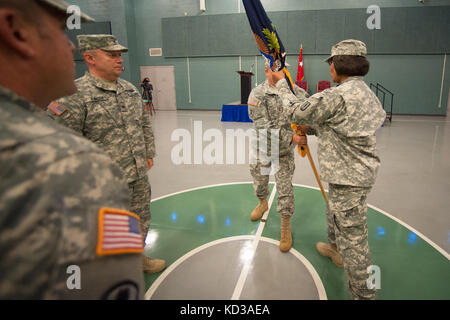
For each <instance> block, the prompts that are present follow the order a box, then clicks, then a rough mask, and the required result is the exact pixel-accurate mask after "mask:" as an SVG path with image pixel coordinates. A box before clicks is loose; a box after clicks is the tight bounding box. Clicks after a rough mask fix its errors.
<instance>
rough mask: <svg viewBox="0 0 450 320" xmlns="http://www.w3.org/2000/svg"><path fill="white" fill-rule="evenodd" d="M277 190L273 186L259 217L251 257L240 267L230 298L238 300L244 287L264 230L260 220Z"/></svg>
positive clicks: (265, 214)
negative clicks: (265, 207)
mask: <svg viewBox="0 0 450 320" xmlns="http://www.w3.org/2000/svg"><path fill="white" fill-rule="evenodd" d="M276 191H277V187H276V185H274V186H273V189H272V193H271V194H270V198H269V204H268V207H269V208H268V209H267V211H266V212H265V213H264V216H263V217H262V218H261V220H260V222H259V226H258V231H257V232H256V235H255V238H254V240H253V243H252V250H251V259H249V260H247V261H246V262H245V264H244V266H243V267H242V271H241V274H240V275H239V279H238V281H237V283H236V286H235V287H234V291H233V295H232V296H231V300H239V298H240V297H241V293H242V289H243V288H244V283H245V280H247V276H248V272H249V271H250V267H251V265H252V261H253V258H254V257H255V252H256V249H257V248H258V243H259V240H261V235H262V232H263V230H264V226H265V225H266V223H265V222H263V221H262V220H263V219H264V221H265V219H267V216H268V215H269V211H270V208H271V207H272V203H273V199H274V198H275V193H276Z"/></svg>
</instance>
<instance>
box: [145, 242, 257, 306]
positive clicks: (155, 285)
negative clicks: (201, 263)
mask: <svg viewBox="0 0 450 320" xmlns="http://www.w3.org/2000/svg"><path fill="white" fill-rule="evenodd" d="M251 239H253V236H249V235H247V236H236V237H229V238H223V239H219V240H215V241H212V242H208V243H206V244H204V245H202V246H200V247H197V248H195V249H193V250H191V251H189V252H188V253H186V254H185V255H184V256H182V257H181V258H179V259H178V260H177V261H175V262H174V263H172V264H171V265H170V266H169V267H168V268H167V269H166V270H165V271H164V272H163V273H162V274H161V275H160V276H159V277H158V278H157V279H156V280H155V281H154V282H153V284H152V285H151V287H150V288H149V289H148V290H147V292H146V293H145V296H144V299H145V300H150V299H151V297H152V296H153V294H154V293H155V291H156V289H157V288H158V287H159V285H160V284H161V283H162V282H163V281H164V280H165V279H166V277H167V276H168V275H169V274H170V273H171V272H172V271H173V270H175V268H176V267H178V266H179V265H180V264H182V263H183V262H184V261H186V260H187V259H189V258H190V257H192V256H193V255H195V254H196V253H198V252H200V251H203V250H205V249H207V248H209V247H212V246H215V245H217V244H220V243H223V242H228V241H234V240H251Z"/></svg>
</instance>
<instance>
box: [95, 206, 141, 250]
mask: <svg viewBox="0 0 450 320" xmlns="http://www.w3.org/2000/svg"><path fill="white" fill-rule="evenodd" d="M143 251H144V247H143V242H142V236H141V229H140V223H139V216H137V215H135V214H134V213H131V212H129V211H125V210H119V209H113V208H101V209H100V210H99V212H98V241H97V255H99V256H103V255H115V254H123V253H141V252H143Z"/></svg>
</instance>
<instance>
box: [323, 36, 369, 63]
mask: <svg viewBox="0 0 450 320" xmlns="http://www.w3.org/2000/svg"><path fill="white" fill-rule="evenodd" d="M366 55H367V48H366V45H365V43H364V42H362V41H359V40H354V39H348V40H342V41H341V42H339V43H337V44H335V45H334V46H332V47H331V56H329V57H328V58H326V59H325V60H324V61H325V62H328V61H329V60H330V59H331V58H333V57H334V56H363V57H365V56H366Z"/></svg>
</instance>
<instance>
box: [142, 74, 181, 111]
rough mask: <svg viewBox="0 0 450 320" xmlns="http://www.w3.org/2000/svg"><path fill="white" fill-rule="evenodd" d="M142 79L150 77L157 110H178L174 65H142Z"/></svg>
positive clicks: (154, 104)
mask: <svg viewBox="0 0 450 320" xmlns="http://www.w3.org/2000/svg"><path fill="white" fill-rule="evenodd" d="M140 71H141V80H142V79H144V78H145V77H149V78H150V83H151V84H152V85H153V106H154V108H155V109H156V110H177V104H176V101H177V100H176V96H175V72H174V66H141V67H140Z"/></svg>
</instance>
